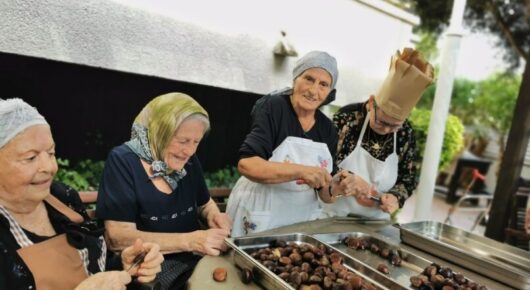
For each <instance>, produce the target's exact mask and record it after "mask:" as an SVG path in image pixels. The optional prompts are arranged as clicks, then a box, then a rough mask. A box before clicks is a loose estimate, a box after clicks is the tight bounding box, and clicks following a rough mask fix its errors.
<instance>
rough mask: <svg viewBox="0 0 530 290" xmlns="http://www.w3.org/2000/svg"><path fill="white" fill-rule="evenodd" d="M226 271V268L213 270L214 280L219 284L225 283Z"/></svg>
mask: <svg viewBox="0 0 530 290" xmlns="http://www.w3.org/2000/svg"><path fill="white" fill-rule="evenodd" d="M226 276H227V274H226V269H225V268H215V270H213V279H214V280H215V281H217V282H223V281H225V280H226Z"/></svg>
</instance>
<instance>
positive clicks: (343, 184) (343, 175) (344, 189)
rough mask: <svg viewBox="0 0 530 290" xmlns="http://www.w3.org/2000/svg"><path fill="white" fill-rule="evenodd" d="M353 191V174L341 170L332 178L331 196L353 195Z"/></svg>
mask: <svg viewBox="0 0 530 290" xmlns="http://www.w3.org/2000/svg"><path fill="white" fill-rule="evenodd" d="M354 193H355V174H353V173H351V172H349V171H347V170H341V171H339V172H338V173H337V174H335V176H333V179H332V186H331V195H332V196H338V195H342V196H353V195H354Z"/></svg>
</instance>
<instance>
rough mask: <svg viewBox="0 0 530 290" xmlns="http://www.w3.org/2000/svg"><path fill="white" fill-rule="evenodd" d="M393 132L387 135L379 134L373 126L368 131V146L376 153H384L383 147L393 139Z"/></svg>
mask: <svg viewBox="0 0 530 290" xmlns="http://www.w3.org/2000/svg"><path fill="white" fill-rule="evenodd" d="M392 135H393V134H391V133H389V134H386V135H382V136H381V135H378V134H377V133H376V132H374V130H372V128H369V132H368V146H369V147H370V148H371V149H372V150H373V152H374V154H375V155H377V156H380V155H381V154H383V149H384V148H386V146H387V144H388V143H389V141H391V140H392Z"/></svg>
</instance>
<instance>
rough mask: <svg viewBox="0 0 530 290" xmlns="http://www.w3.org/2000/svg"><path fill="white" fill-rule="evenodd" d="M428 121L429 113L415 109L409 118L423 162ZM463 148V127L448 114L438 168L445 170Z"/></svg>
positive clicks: (454, 117) (458, 120)
mask: <svg viewBox="0 0 530 290" xmlns="http://www.w3.org/2000/svg"><path fill="white" fill-rule="evenodd" d="M430 119H431V111H430V110H426V109H415V110H414V111H412V113H411V114H410V117H409V121H410V122H411V123H412V127H413V128H414V131H415V133H416V143H417V145H418V151H419V152H418V153H419V155H420V160H423V154H424V151H425V143H426V142H427V131H428V130H429V121H430ZM463 148H464V125H463V124H462V121H460V119H459V118H458V117H456V116H454V115H452V114H449V116H448V117H447V122H446V124H445V133H444V140H443V144H442V154H441V156H440V164H439V166H438V168H439V169H441V170H443V169H445V168H446V167H447V166H448V165H449V164H450V163H451V161H452V160H453V158H454V157H455V156H456V155H457V154H458V152H460V151H461V150H462V149H463Z"/></svg>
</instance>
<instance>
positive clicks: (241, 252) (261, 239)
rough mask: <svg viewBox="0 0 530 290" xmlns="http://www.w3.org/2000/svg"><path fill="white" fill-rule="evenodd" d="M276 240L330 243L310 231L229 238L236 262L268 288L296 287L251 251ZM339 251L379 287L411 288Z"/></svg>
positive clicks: (353, 268)
mask: <svg viewBox="0 0 530 290" xmlns="http://www.w3.org/2000/svg"><path fill="white" fill-rule="evenodd" d="M274 240H283V241H286V242H294V243H297V244H302V243H307V244H311V245H313V246H317V247H318V246H320V245H324V246H326V247H327V248H329V247H330V246H329V245H326V244H325V243H322V242H321V241H319V240H317V239H315V238H313V237H312V236H310V235H306V234H301V233H293V234H285V235H271V236H258V237H242V238H230V239H226V240H225V241H226V243H227V244H228V245H229V246H230V247H231V248H232V249H234V263H235V264H236V265H237V266H238V267H240V268H242V269H252V272H253V273H254V281H256V282H258V283H259V284H261V285H262V286H263V287H265V289H294V288H293V287H292V286H291V285H289V284H288V283H287V282H285V281H283V280H282V279H281V278H279V277H278V276H277V275H276V274H274V273H273V272H272V271H270V270H269V269H267V268H266V267H265V266H263V265H262V264H261V263H260V262H259V261H257V260H255V259H253V258H252V257H251V256H250V254H248V253H249V252H252V251H255V250H257V249H262V248H266V247H269V245H270V242H272V241H274ZM337 253H338V254H339V255H340V256H341V257H342V259H343V264H344V266H345V267H346V268H347V269H348V270H350V271H352V272H354V273H355V274H357V275H359V276H361V277H363V279H365V280H366V281H368V282H370V283H371V284H373V285H374V286H375V287H376V288H377V289H392V290H402V289H408V288H407V287H403V286H401V285H400V284H399V283H397V282H396V281H393V280H391V279H390V278H389V277H386V276H385V275H384V274H382V273H380V272H379V271H377V270H374V269H372V268H370V267H367V266H366V265H365V264H363V263H360V262H359V261H357V260H355V259H353V258H351V257H350V256H348V255H345V254H344V253H342V252H340V251H337Z"/></svg>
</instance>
